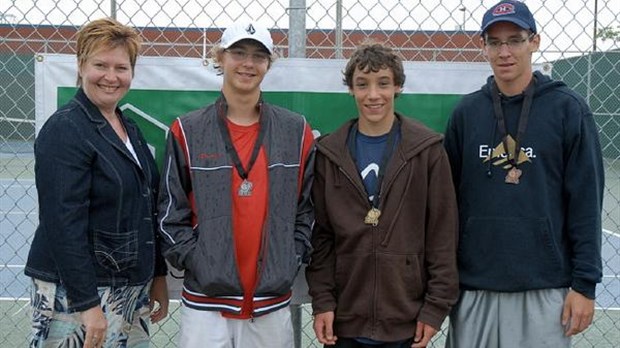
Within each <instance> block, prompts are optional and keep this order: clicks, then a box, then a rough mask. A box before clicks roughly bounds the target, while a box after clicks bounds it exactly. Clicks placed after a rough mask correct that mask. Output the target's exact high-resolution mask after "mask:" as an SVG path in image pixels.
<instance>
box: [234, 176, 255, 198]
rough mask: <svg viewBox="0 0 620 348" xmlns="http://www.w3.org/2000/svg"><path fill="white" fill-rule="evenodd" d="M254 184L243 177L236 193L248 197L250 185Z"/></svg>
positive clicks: (250, 192) (250, 189)
mask: <svg viewBox="0 0 620 348" xmlns="http://www.w3.org/2000/svg"><path fill="white" fill-rule="evenodd" d="M253 186H254V185H253V184H252V182H250V181H248V179H244V180H243V182H242V183H241V185H239V191H237V195H239V196H240V197H248V196H251V195H252V187H253Z"/></svg>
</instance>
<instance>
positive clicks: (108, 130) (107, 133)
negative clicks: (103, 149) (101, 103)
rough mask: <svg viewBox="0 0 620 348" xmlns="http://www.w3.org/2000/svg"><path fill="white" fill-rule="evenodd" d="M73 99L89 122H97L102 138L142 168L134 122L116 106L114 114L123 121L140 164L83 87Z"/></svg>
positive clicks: (142, 163) (142, 156) (144, 163)
mask: <svg viewBox="0 0 620 348" xmlns="http://www.w3.org/2000/svg"><path fill="white" fill-rule="evenodd" d="M73 99H74V101H75V102H76V103H77V104H78V105H79V107H80V108H82V110H84V114H85V115H86V117H87V118H88V119H89V120H90V121H91V122H93V123H96V124H97V129H98V130H99V132H100V134H101V135H102V136H103V138H104V139H106V140H107V141H108V142H109V143H110V144H112V146H114V147H115V148H116V149H117V150H119V151H121V152H122V153H124V154H125V156H126V157H127V158H128V159H129V160H130V161H132V162H133V163H134V164H136V165H137V166H138V167H141V169H144V168H142V165H146V159H145V158H144V154H143V153H142V151H139V147H141V146H142V141H141V140H140V138H139V137H138V133H137V129H136V127H135V126H134V124H133V123H132V122H129V121H128V119H126V118H125V116H123V112H122V111H121V109H120V108H119V107H118V106H117V107H116V110H115V111H116V114H117V115H118V117H119V119H120V120H121V122H122V123H123V126H124V127H125V130H126V131H127V136H128V137H129V140H130V141H131V144H132V145H133V147H134V150H135V151H136V155H137V156H138V159H139V160H140V163H141V165H139V164H138V163H137V162H136V160H135V159H134V157H133V155H132V154H131V153H130V152H129V149H127V146H125V144H123V142H122V140H121V138H120V137H119V136H118V135H117V134H116V133H115V132H114V129H112V126H110V123H109V122H108V121H106V119H105V117H104V116H103V114H102V113H101V111H99V108H98V107H97V106H96V105H95V104H93V102H92V101H90V99H88V96H87V95H86V93H84V89H82V88H79V89H78V91H77V92H76V93H75V96H74V97H73Z"/></svg>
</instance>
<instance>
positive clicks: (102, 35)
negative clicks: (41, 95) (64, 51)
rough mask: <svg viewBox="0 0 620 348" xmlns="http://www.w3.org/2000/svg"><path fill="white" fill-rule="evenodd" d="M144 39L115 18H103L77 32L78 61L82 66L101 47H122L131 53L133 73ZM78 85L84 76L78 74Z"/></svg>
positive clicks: (79, 65)
mask: <svg viewBox="0 0 620 348" xmlns="http://www.w3.org/2000/svg"><path fill="white" fill-rule="evenodd" d="M141 43H142V40H141V39H140V35H138V32H137V31H136V30H135V29H133V28H131V27H128V26H125V25H123V24H121V23H119V22H118V21H116V20H115V19H112V18H102V19H97V20H94V21H92V22H90V23H88V24H86V25H85V26H83V27H82V28H81V29H80V31H78V33H77V61H78V67H80V68H81V67H82V66H83V65H84V64H85V63H86V61H87V60H88V58H90V56H92V55H93V54H94V53H96V52H98V51H99V50H101V49H114V48H117V47H122V48H124V49H125V50H126V51H127V54H128V55H129V62H130V64H131V73H132V75H133V72H134V68H135V66H136V59H137V58H138V52H139V51H140V45H141ZM77 85H78V87H79V86H81V85H82V77H81V76H80V75H79V74H78V77H77Z"/></svg>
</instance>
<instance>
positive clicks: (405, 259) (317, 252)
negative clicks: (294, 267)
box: [306, 115, 459, 341]
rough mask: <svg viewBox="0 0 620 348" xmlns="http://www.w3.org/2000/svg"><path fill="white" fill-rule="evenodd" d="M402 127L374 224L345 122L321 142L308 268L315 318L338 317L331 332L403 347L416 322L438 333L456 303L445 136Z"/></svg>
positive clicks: (409, 123) (408, 124) (454, 230)
mask: <svg viewBox="0 0 620 348" xmlns="http://www.w3.org/2000/svg"><path fill="white" fill-rule="evenodd" d="M397 117H398V118H399V119H400V120H401V127H400V129H401V136H400V141H399V143H398V145H397V147H396V149H395V150H394V152H393V154H392V158H391V159H390V161H389V162H388V165H387V170H386V172H385V177H384V179H383V183H382V189H381V195H382V198H381V202H380V206H379V209H380V210H381V216H380V218H379V223H378V225H377V226H372V225H368V224H365V223H364V217H365V216H366V213H367V212H368V210H369V209H370V208H371V205H370V203H369V202H368V198H367V194H366V191H365V189H364V185H363V183H362V179H361V177H360V174H359V173H358V170H357V168H356V165H355V163H354V162H353V159H352V157H351V155H350V154H349V150H348V148H347V145H346V140H347V135H348V132H349V128H350V126H351V124H352V123H353V121H350V122H347V123H346V124H345V125H343V126H342V127H341V128H339V129H338V130H336V131H335V132H334V133H332V134H330V135H328V136H325V137H323V138H322V139H320V140H319V141H318V143H317V150H318V152H317V157H316V166H315V181H314V186H313V189H312V198H313V200H314V203H315V214H316V221H315V225H314V230H313V235H312V246H313V249H314V251H313V253H312V259H311V263H310V265H309V266H308V268H307V270H306V278H307V280H308V285H309V288H310V291H309V292H310V295H311V296H312V307H313V312H314V314H318V313H323V312H328V311H334V312H335V322H334V334H335V335H337V336H339V337H366V338H371V339H374V340H378V341H397V340H401V339H406V338H410V337H412V336H414V334H415V325H416V321H418V320H419V321H421V322H424V323H426V324H429V325H431V326H433V327H434V328H436V329H439V328H440V326H441V323H442V322H443V321H444V319H445V318H446V316H447V315H448V312H449V310H450V307H451V306H452V305H453V304H454V303H455V302H456V300H457V297H458V284H459V282H458V273H457V266H456V247H457V238H458V237H457V236H458V227H457V216H458V215H457V207H456V199H455V194H454V188H453V184H452V176H451V172H450V165H449V163H448V158H447V156H446V153H445V152H444V149H443V146H442V144H441V143H442V136H441V135H440V134H437V133H435V132H433V131H431V130H429V129H428V128H426V127H424V126H423V125H421V124H420V123H418V122H416V121H414V120H412V119H409V118H406V117H402V116H400V115H397Z"/></svg>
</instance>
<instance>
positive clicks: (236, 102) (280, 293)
mask: <svg viewBox="0 0 620 348" xmlns="http://www.w3.org/2000/svg"><path fill="white" fill-rule="evenodd" d="M212 52H213V58H214V61H215V64H216V67H217V68H218V70H219V71H220V72H221V73H222V75H223V85H222V93H221V96H220V97H219V98H218V99H217V100H216V101H215V103H213V104H210V105H207V106H206V107H204V108H202V109H199V110H196V111H192V112H190V113H188V114H186V115H183V116H181V117H179V118H177V119H176V120H175V121H174V122H173V124H172V125H171V127H170V133H169V136H168V144H167V153H166V158H165V163H164V168H163V178H162V179H163V180H162V185H161V189H160V199H159V224H160V229H161V234H162V236H163V238H162V239H163V241H164V243H163V245H164V246H163V251H164V255H165V257H166V258H167V259H168V261H169V262H170V263H171V264H172V265H173V266H174V267H177V268H179V269H182V270H185V278H184V283H183V291H182V294H181V295H182V301H183V308H182V316H181V332H180V343H179V346H180V347H183V348H191V347H201V348H202V347H209V348H224V347H226V348H233V347H257V348H260V347H270V348H271V347H276V348H278V347H281V348H291V347H293V345H294V343H293V327H292V322H291V314H290V310H289V307H288V305H289V302H290V300H291V287H292V284H293V281H294V279H295V276H296V274H297V272H298V270H299V267H300V266H301V263H302V262H307V261H308V255H309V253H308V252H309V250H308V249H309V246H310V242H309V238H310V228H311V224H312V221H313V219H314V216H313V209H312V204H311V201H310V189H311V182H312V172H313V167H314V143H313V137H312V132H311V129H310V127H309V125H308V124H307V123H306V122H305V120H304V118H303V117H302V116H300V115H298V114H296V113H293V112H291V111H289V110H286V109H284V108H281V107H277V106H275V105H272V104H269V103H267V102H265V101H264V100H263V99H262V95H261V90H260V84H261V82H262V80H263V78H264V77H265V74H266V73H267V71H268V70H269V68H270V67H271V64H272V62H273V56H274V55H273V41H272V39H271V35H270V33H269V31H268V30H267V28H265V27H264V26H262V25H261V24H259V23H257V22H253V21H238V22H236V23H234V24H233V25H232V26H231V27H229V28H227V29H226V30H225V31H224V33H223V35H222V38H221V42H220V44H219V45H218V46H216V47H215V48H214V49H213V51H212Z"/></svg>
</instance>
